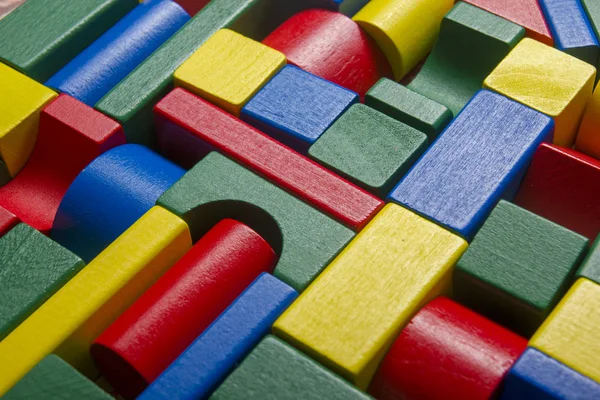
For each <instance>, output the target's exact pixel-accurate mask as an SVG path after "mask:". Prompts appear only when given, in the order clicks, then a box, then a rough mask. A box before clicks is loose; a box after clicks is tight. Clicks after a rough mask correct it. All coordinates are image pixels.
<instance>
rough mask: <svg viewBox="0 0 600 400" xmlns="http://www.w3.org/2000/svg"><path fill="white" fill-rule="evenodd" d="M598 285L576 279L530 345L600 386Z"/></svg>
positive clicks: (599, 305) (599, 291) (599, 293)
mask: <svg viewBox="0 0 600 400" xmlns="http://www.w3.org/2000/svg"><path fill="white" fill-rule="evenodd" d="M599 332H600V285H598V284H597V283H594V282H592V281H590V280H588V279H585V278H579V279H578V280H577V282H575V284H574V285H573V286H572V287H571V289H570V290H569V291H568V292H567V294H566V295H565V297H563V299H562V300H561V301H560V303H558V305H557V306H556V308H555V309H554V311H552V313H551V314H550V315H549V316H548V318H547V319H546V321H544V323H543V324H542V326H541V327H540V328H539V329H538V331H537V332H536V333H535V335H533V337H532V338H531V340H530V341H529V345H530V346H532V347H535V348H536V349H538V350H540V351H543V352H544V353H546V354H548V355H549V356H551V357H553V358H555V359H557V360H558V361H560V362H562V363H563V364H566V365H567V366H569V367H571V368H573V369H574V370H576V371H578V372H580V373H582V374H583V375H586V376H587V377H589V378H592V379H594V380H595V381H596V382H598V383H600V333H599Z"/></svg>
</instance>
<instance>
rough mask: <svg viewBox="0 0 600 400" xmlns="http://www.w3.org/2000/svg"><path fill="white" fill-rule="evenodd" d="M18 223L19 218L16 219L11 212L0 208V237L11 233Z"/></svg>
mask: <svg viewBox="0 0 600 400" xmlns="http://www.w3.org/2000/svg"><path fill="white" fill-rule="evenodd" d="M18 222H19V218H17V217H15V215H14V214H13V213H11V212H10V211H8V210H6V209H4V208H2V207H0V237H2V236H3V235H4V234H5V233H6V232H8V231H10V230H11V229H12V227H13V226H15V225H16V224H17V223H18Z"/></svg>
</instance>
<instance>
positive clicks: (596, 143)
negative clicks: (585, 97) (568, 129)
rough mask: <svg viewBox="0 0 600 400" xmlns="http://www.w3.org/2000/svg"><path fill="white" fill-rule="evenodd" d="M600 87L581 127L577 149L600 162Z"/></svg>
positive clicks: (590, 103) (586, 110)
mask: <svg viewBox="0 0 600 400" xmlns="http://www.w3.org/2000/svg"><path fill="white" fill-rule="evenodd" d="M599 128H600V85H597V86H596V90H594V94H593V95H592V97H590V99H589V101H588V103H587V106H586V109H585V113H584V114H583V120H582V121H581V126H580V127H579V133H578V134H577V140H576V141H575V149H576V150H578V151H580V152H582V153H585V154H587V155H589V156H592V157H594V158H596V159H599V160H600V129H599Z"/></svg>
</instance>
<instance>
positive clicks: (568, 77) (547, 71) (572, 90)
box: [484, 38, 596, 147]
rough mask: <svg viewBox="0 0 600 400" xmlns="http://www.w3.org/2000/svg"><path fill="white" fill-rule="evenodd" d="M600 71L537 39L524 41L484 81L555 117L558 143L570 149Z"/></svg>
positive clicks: (487, 85)
mask: <svg viewBox="0 0 600 400" xmlns="http://www.w3.org/2000/svg"><path fill="white" fill-rule="evenodd" d="M595 72H596V69H595V68H594V67H592V66H591V65H589V64H587V63H585V62H583V61H580V60H578V59H576V58H574V57H571V56H569V55H568V54H565V53H563V52H561V51H559V50H556V49H553V48H552V47H548V46H546V45H544V44H542V43H539V42H536V41H535V40H533V39H528V38H525V39H523V40H522V41H521V42H520V43H519V44H518V45H517V46H515V48H514V49H513V50H512V51H511V52H510V53H509V54H508V56H507V57H506V58H505V59H504V60H503V61H502V62H501V63H500V64H499V65H498V67H496V69H494V71H493V72H492V73H491V74H490V76H488V77H487V78H486V79H485V81H484V88H488V89H491V90H494V91H496V92H498V93H500V94H503V95H505V96H507V97H509V98H511V99H513V100H516V101H518V102H520V103H523V104H525V105H526V106H529V107H531V108H533V109H535V110H538V111H540V112H543V113H544V114H546V115H549V116H551V117H552V118H553V119H554V122H555V124H556V127H555V132H554V144H556V145H558V146H567V147H570V146H571V145H572V144H573V142H574V141H575V135H576V132H577V127H578V126H579V122H580V121H581V117H582V116H583V112H584V110H585V106H586V103H587V101H588V99H589V97H590V95H591V94H592V89H593V86H594V78H595Z"/></svg>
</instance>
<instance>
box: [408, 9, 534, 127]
mask: <svg viewBox="0 0 600 400" xmlns="http://www.w3.org/2000/svg"><path fill="white" fill-rule="evenodd" d="M524 36H525V29H524V28H523V27H521V26H519V25H517V24H514V23H512V22H509V21H507V20H505V19H504V18H501V17H498V16H496V15H494V14H491V13H489V12H487V11H484V10H482V9H480V8H477V7H475V6H472V5H470V4H467V3H462V2H461V3H458V4H456V5H455V6H454V8H452V10H450V12H449V13H448V14H447V15H446V16H445V17H444V19H443V20H442V25H441V29H440V35H439V38H438V41H437V43H436V44H435V47H434V48H433V51H432V52H431V55H430V56H429V58H428V59H427V61H426V62H425V65H424V66H423V69H421V71H420V72H419V73H418V74H417V76H416V77H415V79H414V80H413V81H412V82H411V83H410V84H409V85H408V87H409V88H410V89H412V90H414V91H415V92H418V93H421V94H422V95H424V96H427V97H429V98H430V99H433V100H435V101H437V102H439V103H441V104H444V105H445V106H446V107H448V108H449V109H450V110H451V111H452V113H453V114H454V115H455V116H456V115H457V114H458V113H459V112H460V110H462V108H463V107H464V106H465V104H467V102H468V101H469V100H471V98H472V97H473V96H474V95H475V93H477V91H479V90H480V89H481V87H482V86H483V81H484V80H485V78H486V77H487V76H488V75H489V74H490V73H491V72H492V71H493V70H494V68H496V66H497V65H498V64H499V63H500V61H502V59H504V57H506V56H507V55H508V53H509V52H510V51H511V50H512V48H513V47H515V46H516V44H517V43H519V41H520V40H521V39H522V38H523V37H524Z"/></svg>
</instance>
